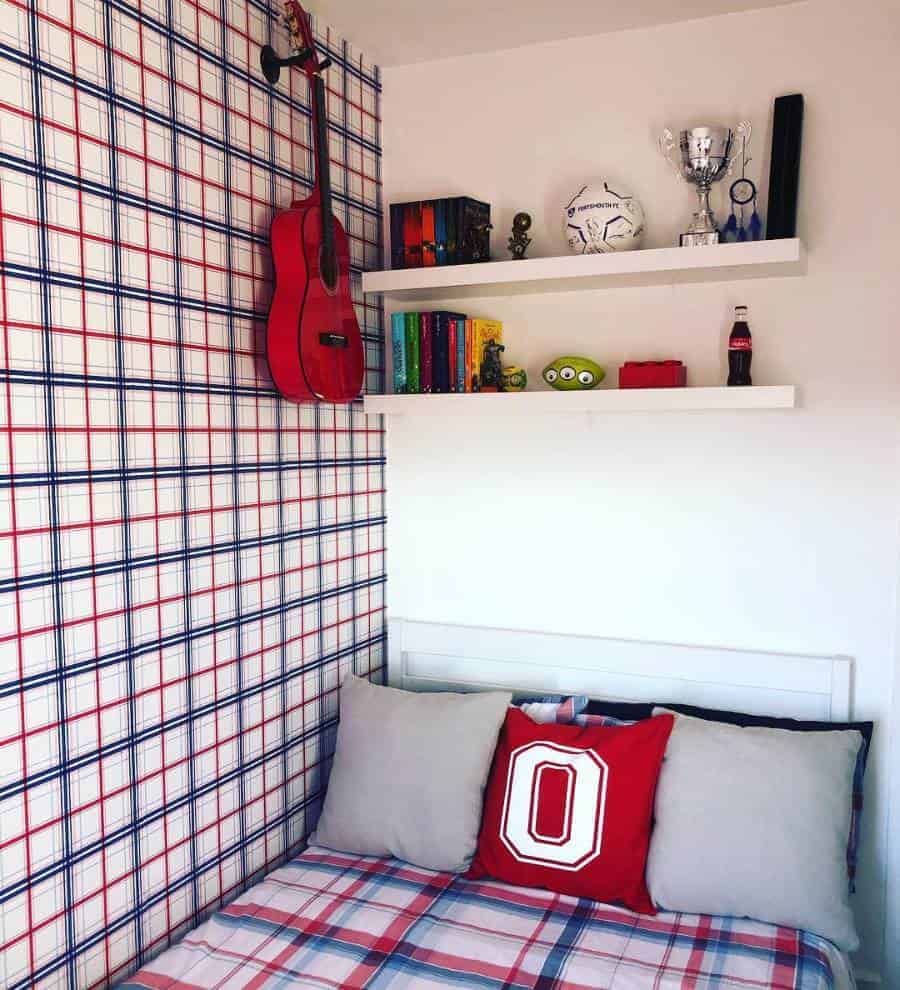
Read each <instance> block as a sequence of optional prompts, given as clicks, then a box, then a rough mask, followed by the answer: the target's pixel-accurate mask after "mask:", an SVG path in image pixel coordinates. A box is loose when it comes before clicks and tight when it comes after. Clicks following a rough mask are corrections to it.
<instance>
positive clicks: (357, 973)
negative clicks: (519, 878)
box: [122, 847, 839, 990]
mask: <svg viewBox="0 0 900 990" xmlns="http://www.w3.org/2000/svg"><path fill="white" fill-rule="evenodd" d="M835 955H836V950H835V949H834V947H833V946H831V945H830V943H828V942H826V941H825V940H824V939H821V938H818V937H817V936H815V935H809V934H807V933H805V932H798V931H795V930H794V929H791V928H779V927H775V926H773V925H764V924H758V923H756V922H752V921H739V920H735V919H728V918H714V917H709V916H705V915H684V914H680V915H679V914H661V915H657V916H656V917H655V918H651V917H647V916H643V915H636V914H633V913H632V912H630V911H627V910H624V909H620V908H615V907H610V906H608V905H604V904H598V903H597V902H594V901H589V900H584V899H578V898H575V897H567V896H563V895H557V894H552V893H549V892H546V891H539V890H530V889H524V888H519V887H510V886H507V885H506V884H500V883H494V882H484V881H482V882H472V881H467V880H463V879H461V878H460V877H458V876H455V875H452V874H448V873H435V872H432V871H429V870H423V869H419V868H418V867H414V866H410V865H409V864H408V863H403V862H400V861H399V860H395V859H373V858H368V857H360V856H351V855H346V854H342V853H334V852H331V851H329V850H324V849H321V848H315V847H312V848H310V849H308V850H307V851H306V852H305V853H303V854H302V855H301V856H299V857H298V858H297V859H295V860H293V861H292V862H291V863H289V864H287V865H286V866H284V867H282V868H281V869H278V870H276V871H275V872H274V873H272V874H270V875H269V876H268V877H267V878H266V879H265V880H264V881H263V882H262V883H260V884H258V885H257V886H255V887H253V888H252V889H250V890H248V891H247V892H246V893H245V894H243V895H242V896H241V897H240V898H238V899H237V900H236V901H234V902H233V903H232V904H231V905H229V906H228V907H227V908H225V909H224V910H222V911H220V912H219V913H217V914H216V915H214V916H213V917H212V918H210V919H209V920H208V921H207V922H205V923H204V924H203V925H201V926H200V927H199V928H197V929H196V930H195V931H193V932H191V933H190V934H189V935H188V936H187V937H186V938H185V939H184V940H183V941H182V942H180V943H179V944H178V945H176V946H175V947H174V948H172V949H169V950H168V951H167V952H165V953H164V954H163V955H162V956H160V957H159V958H157V959H156V960H154V961H153V962H152V963H150V964H149V965H148V966H146V967H145V968H144V969H142V970H141V971H140V972H138V973H137V974H136V975H135V976H133V977H131V978H130V979H129V980H127V981H126V982H125V983H124V984H122V987H123V988H127V990H163V988H165V990H194V988H200V987H203V988H212V987H215V988H221V990H238V988H241V990H244V988H247V990H249V988H255V990H271V988H276V987H277V988H288V987H310V988H318V990H328V988H334V987H347V988H361V987H367V988H388V987H390V988H397V987H423V988H428V987H459V988H473V990H476V988H477V990H495V988H496V990H500V988H503V990H518V988H528V990H532V988H534V990H589V988H604V990H651V988H652V990H668V988H674V987H678V988H691V990H705V988H716V990H721V988H741V990H756V988H767V990H839V988H838V987H837V986H836V984H835V981H834V975H833V972H832V967H831V964H830V960H831V959H834V958H835Z"/></svg>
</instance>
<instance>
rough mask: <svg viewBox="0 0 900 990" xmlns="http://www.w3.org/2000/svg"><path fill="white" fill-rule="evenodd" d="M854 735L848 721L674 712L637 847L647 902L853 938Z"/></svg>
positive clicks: (847, 942) (843, 942)
mask: <svg viewBox="0 0 900 990" xmlns="http://www.w3.org/2000/svg"><path fill="white" fill-rule="evenodd" d="M664 710H665V709H661V708H655V709H654V713H662V712H663V711H664ZM862 741H863V740H862V735H861V734H860V733H859V732H858V731H857V730H855V729H854V730H844V731H835V732H791V731H788V730H785V729H768V728H758V727H745V728H740V727H738V726H734V725H725V724H723V723H721V722H708V721H705V720H703V719H697V718H690V717H688V716H684V715H677V716H676V719H675V727H674V729H673V730H672V734H671V736H670V737H669V742H668V746H667V747H666V757H665V760H664V761H663V765H662V770H661V771H660V775H659V783H658V785H657V789H656V824H655V827H654V830H653V836H652V839H651V841H650V852H649V855H648V858H647V886H648V888H649V890H650V895H651V897H652V898H653V900H654V902H655V903H656V905H657V907H659V908H660V909H662V910H666V911H684V912H689V913H694V914H716V915H730V916H732V917H749V918H755V919H757V920H759V921H766V922H770V923H772V924H778V925H787V926H790V927H791V928H802V929H805V930H807V931H810V932H814V933H815V934H817V935H821V936H823V937H824V938H827V939H830V940H831V941H832V942H834V943H835V944H836V945H837V946H838V948H840V949H843V950H845V951H847V952H852V951H854V950H855V949H856V948H858V946H859V939H858V937H857V934H856V928H855V925H854V922H853V913H852V911H851V908H850V903H849V897H848V891H847V868H846V857H845V853H846V848H847V837H848V834H849V830H850V807H851V801H850V796H851V792H852V788H853V773H854V767H855V765H856V757H857V753H858V752H859V748H860V746H861V745H862Z"/></svg>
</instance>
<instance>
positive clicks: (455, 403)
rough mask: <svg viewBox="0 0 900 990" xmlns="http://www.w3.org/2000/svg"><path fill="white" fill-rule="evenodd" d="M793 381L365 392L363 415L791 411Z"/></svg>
mask: <svg viewBox="0 0 900 990" xmlns="http://www.w3.org/2000/svg"><path fill="white" fill-rule="evenodd" d="M796 406H797V388H796V386H794V385H753V386H749V387H746V388H722V387H716V388H625V389H619V388H601V389H596V390H594V391H590V392H553V391H549V390H548V391H545V392H513V393H507V394H499V393H497V392H476V393H472V394H468V395H459V394H453V393H451V394H441V395H367V396H365V397H364V408H365V411H366V412H367V413H384V414H386V415H389V416H404V415H410V416H450V415H461V414H471V413H478V414H483V415H491V416H493V415H496V414H504V413H506V414H513V415H523V414H528V413H623V412H687V411H700V410H710V411H711V410H716V409H793V408H795V407H796Z"/></svg>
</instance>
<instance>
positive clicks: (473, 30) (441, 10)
mask: <svg viewBox="0 0 900 990" xmlns="http://www.w3.org/2000/svg"><path fill="white" fill-rule="evenodd" d="M790 2H792V0H311V3H310V5H309V6H310V9H311V10H312V11H313V12H314V13H316V14H318V15H319V16H320V17H322V18H323V19H324V20H325V22H326V23H327V24H329V25H330V26H331V27H333V28H334V29H335V30H336V31H338V32H339V33H340V34H342V35H343V36H344V37H345V38H346V39H347V40H348V41H350V42H352V43H353V44H354V45H355V46H356V47H357V48H359V49H360V50H361V51H362V52H364V53H365V55H366V57H367V58H368V59H370V60H372V61H374V62H376V63H377V64H379V65H382V66H389V65H404V64H406V63H409V62H424V61H428V60H430V59H436V58H447V57H450V56H453V55H467V54H470V53H472V52H490V51H499V50H501V49H504V48H517V47H519V46H521V45H530V44H534V43H535V42H539V41H554V40H559V39H562V38H574V37H578V36H582V35H590V34H602V33H605V32H609V31H622V30H626V29H628V28H640V27H650V26H651V25H654V24H670V23H672V22H674V21H687V20H693V19H694V18H698V17H714V16H716V15H718V14H729V13H733V12H735V11H739V10H753V9H757V8H759V7H776V6H779V5H781V4H785V3H790ZM535 71H537V66H536V67H535Z"/></svg>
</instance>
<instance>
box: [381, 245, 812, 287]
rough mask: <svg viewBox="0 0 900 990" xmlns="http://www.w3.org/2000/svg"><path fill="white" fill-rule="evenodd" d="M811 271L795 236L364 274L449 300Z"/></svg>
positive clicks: (393, 285) (383, 285) (759, 276)
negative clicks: (774, 239)
mask: <svg viewBox="0 0 900 990" xmlns="http://www.w3.org/2000/svg"><path fill="white" fill-rule="evenodd" d="M805 271H806V254H805V252H804V250H803V244H802V242H801V241H800V240H799V239H798V238H790V239H785V240H778V241H748V242H746V243H744V244H713V245H710V246H709V247H694V248H681V247H677V248H651V249H649V250H647V251H622V252H619V253H614V254H582V255H565V256H563V257H559V258H526V259H525V260H524V261H488V262H484V263H483V264H479V265H442V266H440V267H432V268H404V269H400V270H398V271H387V272H364V273H363V277H362V287H363V292H380V293H382V294H383V295H385V296H391V297H393V298H395V299H448V298H451V297H452V298H460V297H463V296H510V295H518V294H520V293H525V292H563V291H568V290H573V289H604V288H614V287H618V286H642V285H670V284H672V283H675V282H709V281H730V280H733V279H739V278H740V279H743V278H771V277H773V276H785V275H802V274H804V272H805Z"/></svg>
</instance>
